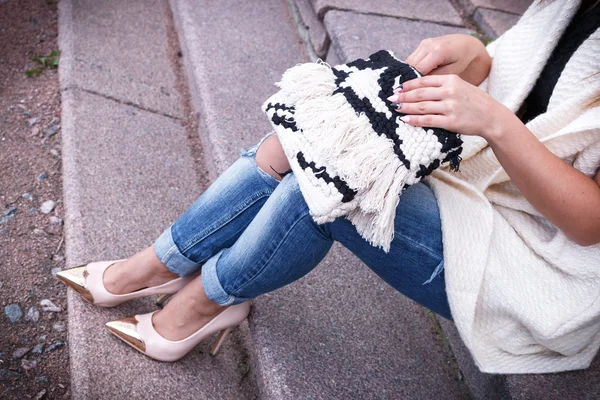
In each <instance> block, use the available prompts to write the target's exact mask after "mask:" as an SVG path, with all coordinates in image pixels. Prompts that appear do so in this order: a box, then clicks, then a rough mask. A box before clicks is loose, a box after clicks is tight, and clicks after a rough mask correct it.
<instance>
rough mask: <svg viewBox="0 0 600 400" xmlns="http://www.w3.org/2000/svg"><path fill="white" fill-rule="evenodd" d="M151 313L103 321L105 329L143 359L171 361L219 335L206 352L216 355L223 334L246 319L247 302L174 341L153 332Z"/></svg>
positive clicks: (227, 310)
mask: <svg viewBox="0 0 600 400" xmlns="http://www.w3.org/2000/svg"><path fill="white" fill-rule="evenodd" d="M155 312H156V311H153V312H151V313H147V314H141V315H136V316H134V317H128V318H123V319H120V320H117V321H111V322H107V323H106V327H107V328H108V330H109V331H110V333H112V334H113V335H115V336H116V337H118V338H119V339H121V340H122V341H124V342H125V343H127V344H128V345H130V346H131V347H133V348H134V349H136V350H138V351H139V352H141V353H143V354H145V355H146V356H148V357H150V358H153V359H155V360H159V361H166V362H172V361H177V360H179V359H180V358H182V357H183V356H185V355H186V354H187V353H189V352H190V351H191V350H192V349H193V348H194V347H195V346H196V345H198V344H199V343H200V342H202V341H203V340H204V339H206V338H208V337H210V336H211V335H213V334H215V333H217V332H220V333H219V336H218V337H217V339H216V341H215V342H214V343H213V344H212V346H211V349H210V354H211V355H213V356H214V355H216V354H217V352H218V351H219V349H220V348H221V346H222V344H223V341H224V340H225V338H226V337H227V335H228V334H229V333H230V332H231V331H232V330H233V328H234V327H236V326H237V325H239V324H240V323H242V321H244V320H245V319H246V318H247V316H248V314H249V313H250V301H245V302H243V303H239V304H234V305H232V306H229V307H227V308H226V309H225V310H223V311H221V313H219V314H218V315H217V316H216V317H214V318H213V319H212V320H210V322H208V323H207V324H206V325H204V326H203V327H202V328H200V329H199V330H198V331H196V332H195V333H193V334H192V335H190V336H188V337H187V338H185V339H182V340H177V341H172V340H167V339H165V338H164V337H162V336H161V335H160V334H159V333H158V332H157V331H156V329H154V325H153V324H152V315H153V314H154V313H155Z"/></svg>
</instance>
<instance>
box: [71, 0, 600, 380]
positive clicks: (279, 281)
mask: <svg viewBox="0 0 600 400" xmlns="http://www.w3.org/2000/svg"><path fill="white" fill-rule="evenodd" d="M599 9H600V7H598V2H597V1H585V0H584V1H583V2H581V3H580V2H577V1H542V2H536V3H535V4H533V5H532V6H531V7H530V8H529V9H528V10H527V11H526V13H525V14H524V15H523V17H522V18H521V19H520V21H519V23H518V24H517V25H515V26H514V27H513V28H512V29H510V30H509V31H508V32H506V33H505V34H504V35H502V36H501V37H500V38H499V39H497V40H496V41H495V42H494V43H492V44H491V45H489V46H488V48H487V49H486V48H485V47H484V46H483V45H482V44H481V43H480V42H479V41H478V40H476V39H475V38H473V37H470V36H468V35H449V36H443V37H440V38H434V39H428V40H425V41H423V42H422V43H421V44H420V45H419V47H418V48H417V49H416V50H415V52H414V53H413V54H411V55H410V56H409V57H408V58H407V59H406V62H408V63H409V64H411V65H413V66H415V67H416V68H417V69H418V70H419V71H421V72H422V73H423V74H425V75H426V76H424V77H422V78H419V79H415V80H412V81H408V82H406V83H405V84H404V86H403V88H401V89H400V90H399V91H397V93H396V94H395V95H394V96H393V97H391V98H390V101H393V102H396V103H398V110H399V111H401V112H402V113H403V114H406V116H405V117H403V118H404V120H405V122H407V123H409V124H413V125H417V126H436V127H440V128H445V129H448V130H450V131H454V132H458V133H461V134H462V135H463V140H464V141H465V143H464V151H463V161H462V164H461V171H460V173H451V172H449V171H448V170H447V169H446V168H442V169H439V170H437V171H435V172H434V173H433V174H432V175H431V176H430V177H428V178H427V179H426V180H425V181H424V182H421V183H418V184H416V185H413V186H411V187H409V188H408V189H406V190H405V191H404V192H403V193H402V196H401V197H400V204H399V206H398V208H397V214H396V219H395V235H394V240H393V242H392V245H391V249H390V251H389V253H385V252H383V250H381V249H378V248H375V247H372V246H370V245H369V244H368V243H367V242H366V241H365V240H364V239H362V238H361V237H360V235H359V234H358V233H357V232H356V229H355V228H354V227H353V226H352V224H351V223H350V222H349V221H348V220H347V219H345V218H338V219H336V220H335V221H333V222H330V223H326V224H322V225H317V224H316V223H315V222H314V221H313V220H312V218H311V217H310V215H309V212H308V207H307V205H306V203H305V201H304V199H303V196H302V193H301V192H300V190H299V187H298V184H297V181H296V180H295V176H294V174H293V173H290V171H289V170H288V169H289V165H288V164H287V160H286V158H285V156H284V154H283V152H282V149H281V145H280V144H279V142H278V139H277V136H276V135H273V134H268V135H266V136H265V137H264V138H263V139H262V140H261V141H259V143H257V144H256V145H255V146H252V147H251V148H249V149H247V150H245V151H243V152H241V154H240V155H241V157H240V158H239V159H238V160H237V161H236V162H235V163H233V164H232V165H231V166H230V167H229V168H228V169H227V170H226V171H225V172H224V173H223V174H222V175H221V176H220V177H219V178H218V179H217V180H216V181H215V182H213V183H212V185H211V186H210V187H209V188H208V189H207V190H206V191H205V192H204V193H202V195H201V196H200V197H199V198H198V199H197V200H196V202H195V203H194V204H193V205H192V206H191V207H190V208H189V209H188V210H187V211H186V212H185V213H184V214H183V215H182V216H181V217H180V218H179V219H178V220H177V221H175V223H173V224H172V225H171V226H169V227H168V228H167V229H166V230H165V231H164V232H163V233H162V235H160V237H159V238H157V239H156V241H155V242H154V244H153V246H150V247H148V248H146V249H144V250H142V251H140V252H139V253H137V254H135V255H134V256H132V257H130V258H129V259H126V260H118V261H105V262H96V263H91V264H87V265H84V266H80V267H76V268H72V269H70V270H65V271H63V272H61V273H59V278H60V279H61V280H62V281H64V282H65V283H67V284H68V285H69V286H71V287H72V288H74V289H75V290H77V291H78V292H79V293H80V294H82V296H83V297H84V298H85V299H86V300H88V301H89V302H91V303H93V304H96V305H98V306H105V307H110V306H115V305H117V304H120V303H122V302H123V301H126V300H129V299H131V298H135V297H141V296H145V295H150V294H157V293H161V294H165V295H169V294H173V293H176V294H175V296H174V297H173V298H172V300H171V301H170V302H169V303H167V304H166V305H165V307H164V308H163V309H162V310H159V311H155V312H152V313H148V314H144V315H137V316H135V317H129V318H125V319H122V320H119V321H113V322H109V323H108V324H107V326H108V329H109V330H110V331H111V332H112V333H114V334H115V335H117V336H118V337H119V338H121V339H122V340H124V341H125V342H126V343H127V344H129V345H131V346H133V347H134V348H136V349H138V350H139V351H141V352H143V353H144V354H146V355H148V356H150V357H152V358H155V359H159V360H163V361H174V360H177V359H179V358H181V357H183V356H184V355H185V354H186V353H187V352H189V351H190V350H191V349H192V348H193V347H194V346H195V345H196V344H198V343H199V342H201V341H202V340H203V339H205V338H207V337H208V336H210V335H212V334H214V333H216V332H220V335H219V337H218V339H217V340H216V342H215V344H214V346H213V348H212V350H211V353H212V354H215V353H216V352H217V351H218V349H219V347H220V346H221V344H222V343H223V340H224V339H225V337H226V336H227V334H228V333H229V331H230V330H231V329H232V328H233V327H235V326H237V325H238V324H239V323H241V322H242V321H243V320H244V319H245V318H246V317H247V315H248V313H249V310H250V305H249V304H250V302H249V300H250V299H252V298H254V297H256V296H259V295H260V294H263V293H266V292H269V291H272V290H275V289H277V288H280V287H282V286H284V285H287V284H289V283H291V282H293V281H295V280H297V279H299V278H300V277H302V276H304V275H305V274H307V273H308V272H309V271H310V270H312V269H313V268H314V267H315V266H316V265H317V264H318V263H319V262H320V261H321V260H322V259H323V257H324V256H325V255H326V254H327V252H328V250H329V248H330V247H331V245H332V243H333V241H334V240H337V241H339V242H341V243H342V244H343V245H344V246H346V247H347V248H348V249H350V250H351V251H352V252H353V253H354V254H356V255H357V256H358V257H359V258H360V259H361V260H362V261H363V262H364V263H365V264H366V265H367V266H368V267H370V268H371V269H373V270H374V271H375V272H376V273H377V274H378V275H379V276H380V277H381V278H382V279H384V280H385V281H386V282H387V283H389V284H390V285H391V286H393V287H394V288H396V289H397V290H399V291H400V292H402V293H403V294H405V295H406V296H408V297H409V298H411V299H413V300H414V301H416V302H418V303H420V304H422V305H423V306H425V307H427V308H429V309H431V310H432V311H434V312H436V313H437V314H439V315H441V316H443V317H445V318H448V319H451V320H454V322H455V323H456V326H457V328H458V330H459V332H460V334H461V337H462V339H463V340H464V342H465V344H466V345H467V347H468V348H469V350H470V351H471V353H472V355H473V357H474V359H475V362H476V363H477V365H478V366H479V368H480V369H481V370H482V371H484V372H496V373H541V372H553V371H561V370H569V369H578V368H586V367H587V366H589V364H590V362H591V360H592V359H593V357H594V355H595V354H596V352H597V350H598V347H599V346H600V300H599V299H600V285H599V281H600V244H599V243H600V172H599V171H598V168H599V167H600V75H599V74H598V72H599V70H598V65H599V62H600V45H599V44H598V43H600V42H598V39H600V33H599V32H597V30H598V29H597V28H598V24H599V15H600V14H599ZM492 58H493V62H492ZM278 171H281V172H278ZM284 171H285V172H284ZM200 271H201V274H199V273H200ZM442 271H443V273H442ZM163 300H164V298H163Z"/></svg>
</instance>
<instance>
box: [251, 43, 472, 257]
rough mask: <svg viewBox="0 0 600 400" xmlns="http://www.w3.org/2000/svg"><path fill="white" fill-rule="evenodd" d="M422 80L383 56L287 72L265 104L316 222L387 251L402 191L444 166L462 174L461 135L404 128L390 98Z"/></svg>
mask: <svg viewBox="0 0 600 400" xmlns="http://www.w3.org/2000/svg"><path fill="white" fill-rule="evenodd" d="M420 76H421V74H420V73H419V72H418V71H417V70H416V69H414V68H413V67H411V66H410V65H408V64H405V63H403V62H402V61H400V60H398V59H397V58H396V57H395V56H394V54H393V53H392V52H391V51H387V50H380V51H378V52H376V53H374V54H372V55H371V56H369V58H367V59H358V60H355V61H352V62H350V63H347V64H342V65H336V66H334V67H331V66H330V65H329V64H327V63H325V62H322V61H321V60H318V61H317V62H316V63H304V64H298V65H296V66H294V67H292V68H290V69H288V70H287V71H286V72H285V73H284V74H283V76H282V78H281V81H280V82H277V83H276V85H277V86H278V87H279V88H280V90H279V91H278V92H277V93H275V94H274V95H272V96H271V97H269V98H268V99H267V100H266V101H265V102H264V104H263V105H262V110H263V111H264V112H265V113H266V114H267V116H268V118H269V120H270V122H271V124H272V126H273V129H274V130H275V132H276V133H277V136H278V138H279V141H280V142H281V145H282V147H283V149H284V151H285V154H286V157H287V159H288V161H289V163H290V167H291V169H292V171H293V172H294V175H295V176H296V179H297V181H298V184H299V187H300V190H301V192H302V195H303V197H304V199H305V200H306V203H307V204H308V207H309V210H310V214H311V216H312V218H313V219H314V220H315V222H316V223H318V224H323V223H325V222H330V221H333V220H334V219H336V218H338V217H341V216H344V217H346V218H348V219H349V220H350V221H351V222H352V223H353V225H354V226H355V227H356V229H357V231H358V232H359V234H360V235H361V236H362V237H363V238H364V239H366V240H367V241H368V242H369V243H370V244H371V245H373V246H376V247H381V248H382V249H383V250H384V251H385V252H389V249H390V243H391V242H392V240H393V237H394V218H395V215H396V207H397V205H398V203H399V200H400V194H401V192H402V190H403V189H405V188H406V187H408V186H409V185H413V184H415V183H417V182H419V181H420V180H421V179H423V178H424V177H425V176H427V175H429V174H430V173H431V172H433V170H435V169H436V168H438V167H439V166H440V165H441V164H442V163H445V162H450V167H451V169H453V170H458V166H459V162H460V156H459V155H460V153H461V151H462V140H461V139H460V135H458V134H456V133H453V132H449V131H447V130H444V129H438V128H422V127H415V126H411V125H408V124H406V123H404V122H403V121H402V120H401V119H400V117H401V116H402V115H404V114H401V113H399V112H397V111H395V109H396V105H395V104H394V103H392V102H390V101H389V100H387V98H388V97H389V96H391V95H392V94H393V90H394V89H395V88H396V87H398V86H400V84H401V83H403V82H405V81H408V80H410V79H415V78H418V77H420Z"/></svg>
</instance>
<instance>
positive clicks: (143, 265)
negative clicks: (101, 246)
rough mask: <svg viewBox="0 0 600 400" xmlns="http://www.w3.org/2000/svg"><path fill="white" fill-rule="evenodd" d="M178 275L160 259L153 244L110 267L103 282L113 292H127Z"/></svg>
mask: <svg viewBox="0 0 600 400" xmlns="http://www.w3.org/2000/svg"><path fill="white" fill-rule="evenodd" d="M178 277H179V275H177V274H174V273H172V272H171V271H169V269H168V268H167V267H166V266H165V265H164V264H163V263H162V262H161V261H160V259H159V258H158V257H157V256H156V253H155V252H154V248H153V246H149V247H147V248H145V249H144V250H142V251H140V252H138V253H137V254H135V255H134V256H132V257H130V258H128V259H127V260H125V261H119V262H116V263H114V264H112V265H111V266H110V267H108V268H107V269H106V271H104V276H103V279H102V283H103V284H104V287H105V288H106V290H107V291H108V292H109V293H111V294H126V293H132V292H134V291H136V290H140V289H144V288H147V287H153V286H159V285H162V284H164V283H167V282H169V281H170V280H173V279H175V278H178Z"/></svg>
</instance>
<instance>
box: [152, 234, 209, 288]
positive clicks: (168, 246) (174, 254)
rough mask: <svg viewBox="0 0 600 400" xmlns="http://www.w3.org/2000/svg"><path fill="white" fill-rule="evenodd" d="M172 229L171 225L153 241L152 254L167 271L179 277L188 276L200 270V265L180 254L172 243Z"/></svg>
mask: <svg viewBox="0 0 600 400" xmlns="http://www.w3.org/2000/svg"><path fill="white" fill-rule="evenodd" d="M172 227H173V224H171V225H170V226H169V227H168V228H167V229H165V230H164V232H163V233H162V234H161V235H160V236H159V237H158V238H157V239H156V240H155V241H154V252H155V253H156V255H157V257H158V258H159V259H160V261H161V262H162V263H163V264H165V265H166V266H167V268H168V269H169V271H171V272H173V273H174V274H177V275H179V276H189V275H191V274H193V273H194V272H197V271H198V270H199V269H200V264H198V263H196V262H194V261H192V260H190V259H189V258H187V257H186V256H184V255H183V254H181V252H180V251H179V249H178V248H177V245H176V244H175V242H174V241H173V234H172V233H171V228H172Z"/></svg>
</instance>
